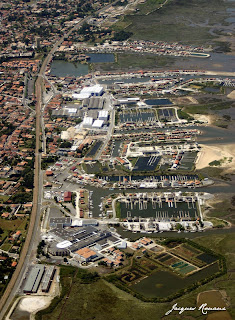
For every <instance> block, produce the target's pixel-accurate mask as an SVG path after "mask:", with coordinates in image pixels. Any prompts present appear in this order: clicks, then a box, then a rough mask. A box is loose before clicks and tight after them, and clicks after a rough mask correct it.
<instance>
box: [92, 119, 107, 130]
mask: <svg viewBox="0 0 235 320" xmlns="http://www.w3.org/2000/svg"><path fill="white" fill-rule="evenodd" d="M103 124H104V120H95V121H94V123H93V124H92V128H94V129H100V128H102V127H103Z"/></svg>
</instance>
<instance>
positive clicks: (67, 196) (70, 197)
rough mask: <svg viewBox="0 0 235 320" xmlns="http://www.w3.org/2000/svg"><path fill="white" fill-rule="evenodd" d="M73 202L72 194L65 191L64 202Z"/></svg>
mask: <svg viewBox="0 0 235 320" xmlns="http://www.w3.org/2000/svg"><path fill="white" fill-rule="evenodd" d="M71 200H72V192H70V191H65V193H64V201H71Z"/></svg>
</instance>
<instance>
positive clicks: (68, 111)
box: [52, 106, 83, 118]
mask: <svg viewBox="0 0 235 320" xmlns="http://www.w3.org/2000/svg"><path fill="white" fill-rule="evenodd" d="M52 116H53V117H56V118H57V117H68V118H82V117H83V111H82V110H81V108H80V107H79V106H72V107H66V106H65V107H63V108H61V109H55V110H52Z"/></svg>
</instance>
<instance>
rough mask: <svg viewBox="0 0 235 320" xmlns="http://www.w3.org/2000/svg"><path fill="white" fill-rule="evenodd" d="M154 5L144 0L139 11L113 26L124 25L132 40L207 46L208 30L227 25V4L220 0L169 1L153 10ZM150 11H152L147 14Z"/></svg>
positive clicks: (209, 38)
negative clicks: (218, 24) (144, 2)
mask: <svg viewBox="0 0 235 320" xmlns="http://www.w3.org/2000/svg"><path fill="white" fill-rule="evenodd" d="M150 3H151V8H150ZM154 6H155V8H157V7H159V3H158V1H157V2H155V4H154V2H149V1H147V2H146V4H143V5H141V6H140V7H139V8H140V13H139V14H137V15H128V16H126V17H125V18H124V19H122V20H121V24H120V25H119V22H118V23H117V24H116V25H115V28H116V29H119V28H120V27H123V25H125V26H126V28H125V31H128V32H132V33H133V36H132V38H133V39H143V40H158V41H171V42H175V41H179V42H182V43H186V44H188V43H193V44H194V45H195V44H196V45H202V44H207V45H208V44H209V43H210V42H211V41H210V40H212V39H213V38H214V37H213V36H212V35H211V33H210V30H211V29H213V30H214V25H215V24H216V23H222V25H223V23H225V24H226V22H225V19H226V18H227V13H226V8H227V7H229V3H227V4H226V3H225V2H224V1H222V0H208V1H203V0H192V1H187V0H170V1H168V2H167V3H166V4H165V5H164V6H163V7H162V8H161V9H160V10H156V11H153V9H154ZM150 11H153V12H152V13H150V14H146V13H147V12H150ZM215 31H216V30H215Z"/></svg>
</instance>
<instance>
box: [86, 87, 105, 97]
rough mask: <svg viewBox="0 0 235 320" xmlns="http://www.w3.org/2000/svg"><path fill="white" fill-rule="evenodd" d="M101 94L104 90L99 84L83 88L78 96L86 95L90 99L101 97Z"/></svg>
mask: <svg viewBox="0 0 235 320" xmlns="http://www.w3.org/2000/svg"><path fill="white" fill-rule="evenodd" d="M103 92H104V88H103V87H102V86H100V85H99V84H96V85H94V86H91V87H84V88H83V89H82V90H81V92H80V94H82V95H85V94H86V95H89V97H90V96H101V95H102V93H103ZM89 97H88V98H89Z"/></svg>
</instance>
